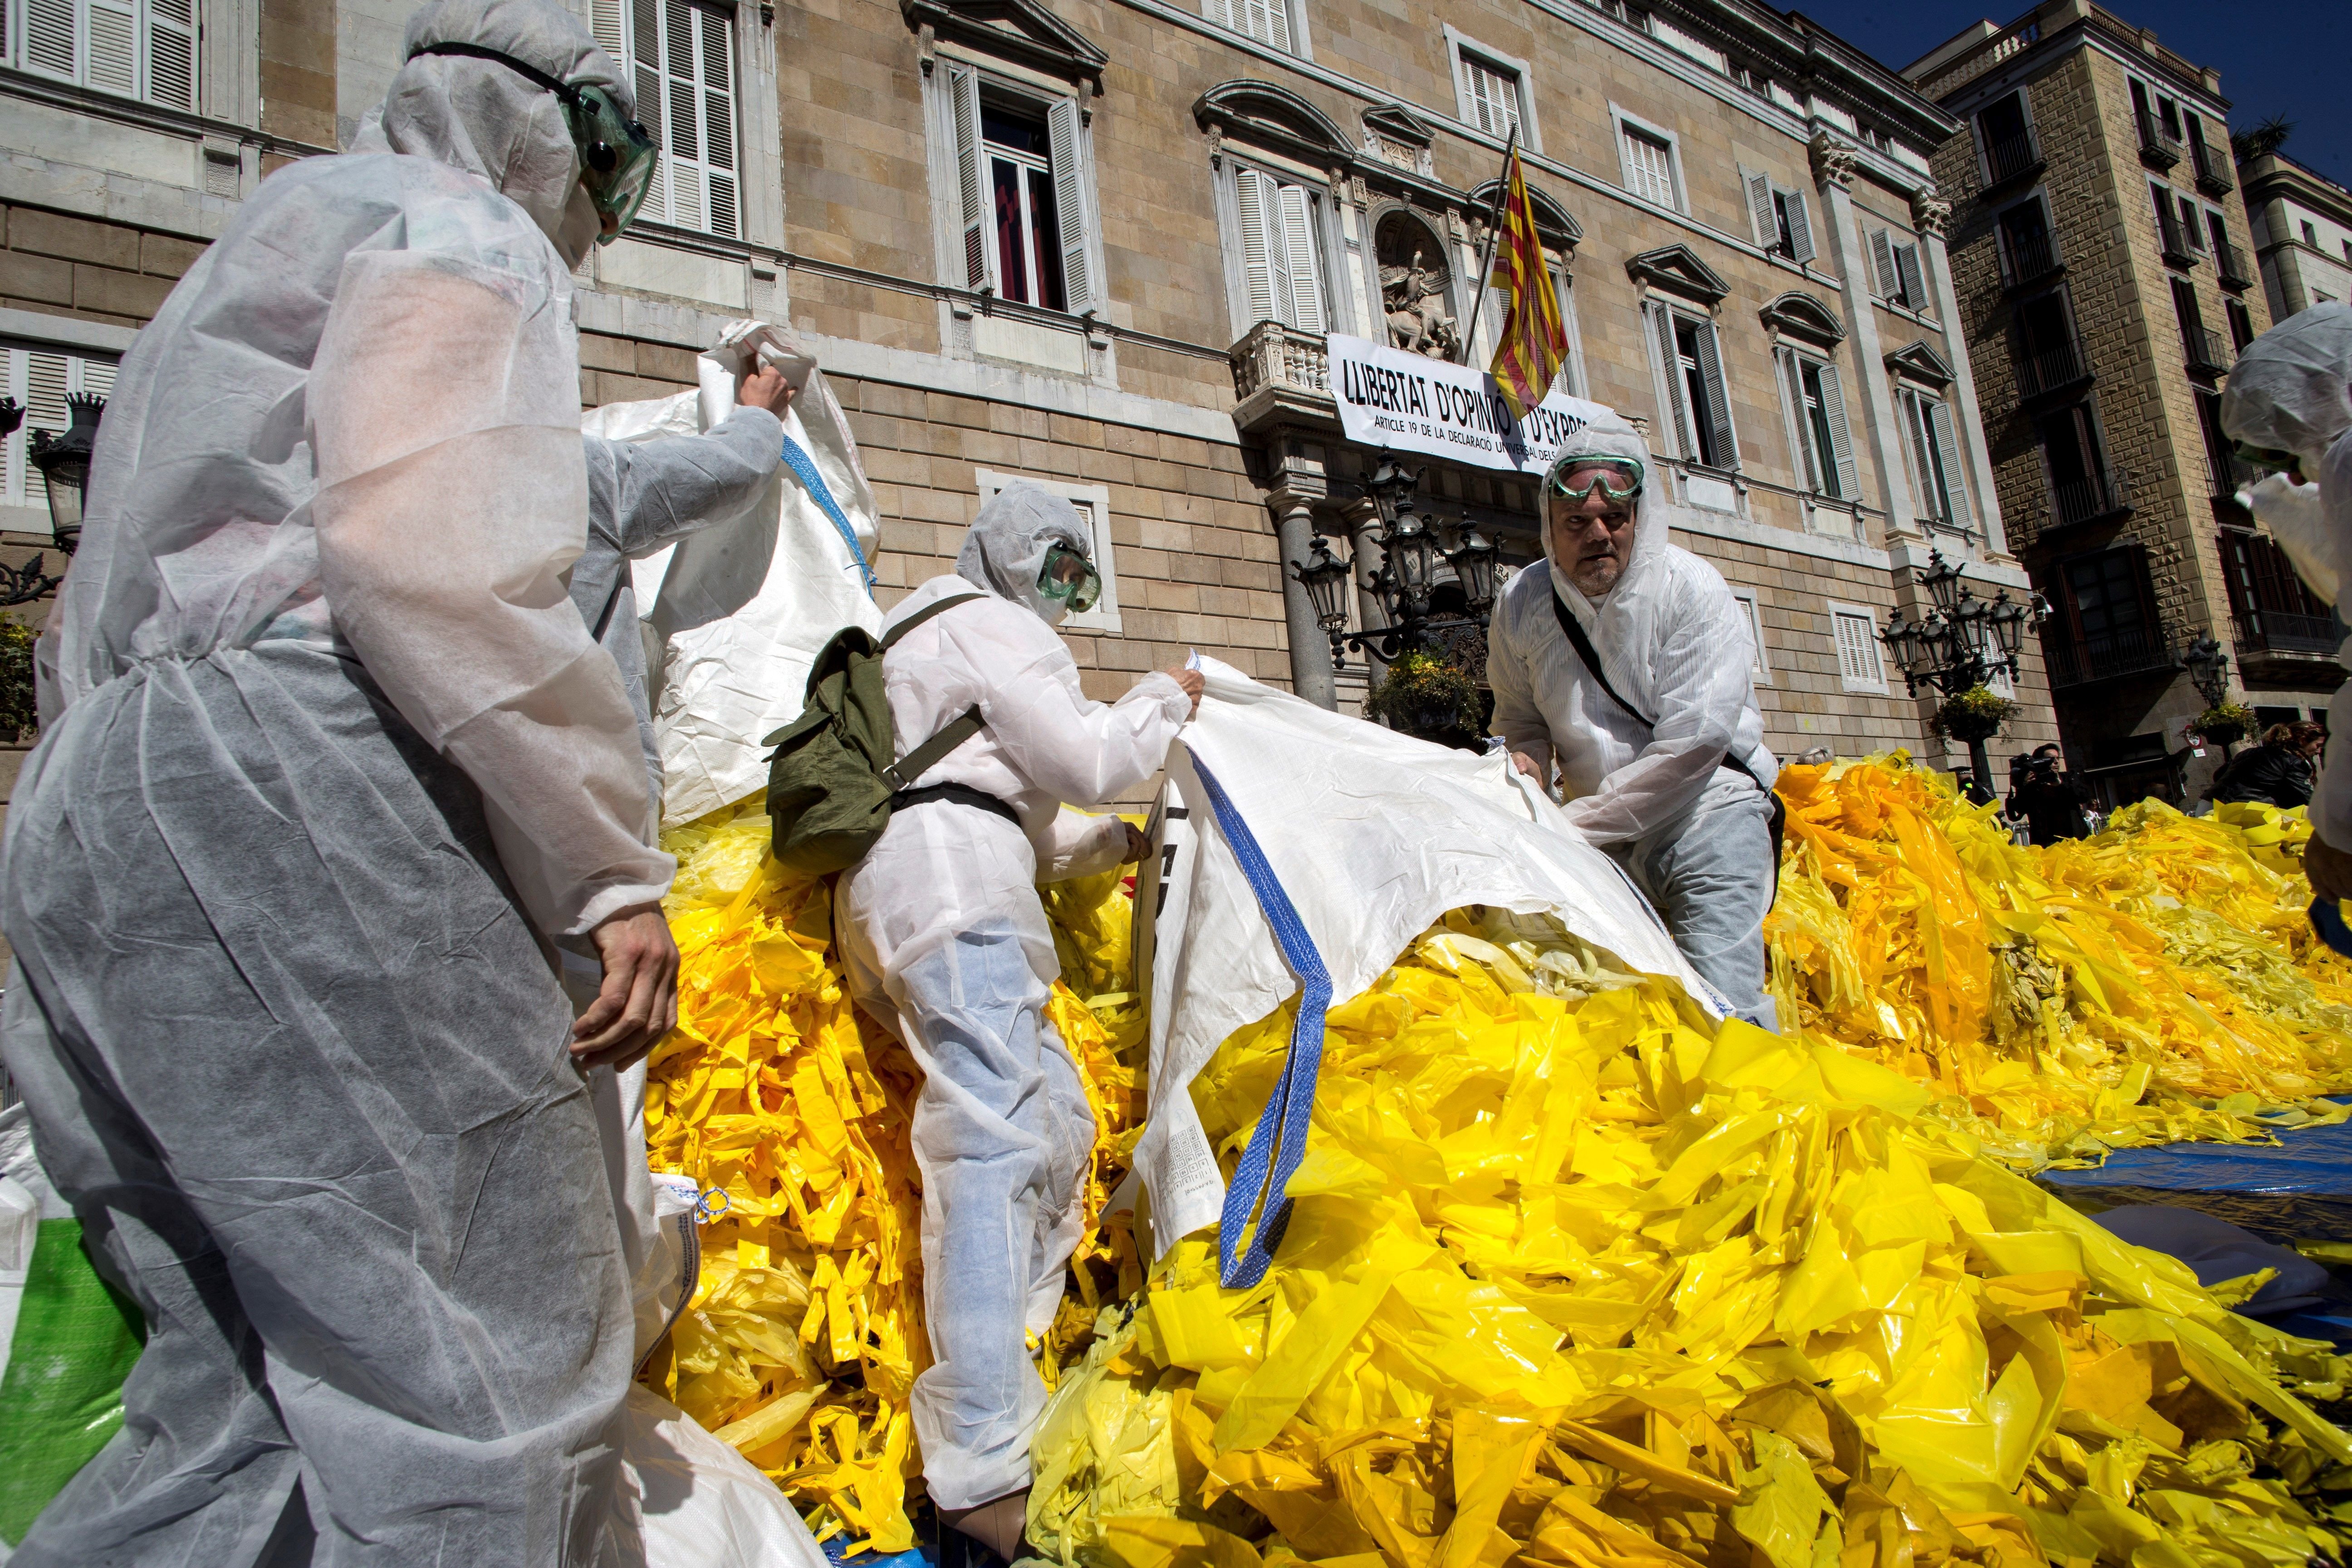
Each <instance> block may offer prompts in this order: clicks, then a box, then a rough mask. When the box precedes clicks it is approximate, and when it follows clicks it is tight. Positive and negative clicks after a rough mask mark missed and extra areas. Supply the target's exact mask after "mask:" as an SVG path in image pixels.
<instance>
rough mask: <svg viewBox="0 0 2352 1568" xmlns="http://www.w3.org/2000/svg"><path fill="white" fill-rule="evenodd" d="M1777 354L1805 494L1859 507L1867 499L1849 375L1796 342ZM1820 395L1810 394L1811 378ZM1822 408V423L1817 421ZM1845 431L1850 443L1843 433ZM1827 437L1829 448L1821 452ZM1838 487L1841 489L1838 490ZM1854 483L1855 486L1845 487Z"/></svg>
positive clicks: (1784, 345)
mask: <svg viewBox="0 0 2352 1568" xmlns="http://www.w3.org/2000/svg"><path fill="white" fill-rule="evenodd" d="M1773 357H1774V358H1775V359H1776V360H1778V361H1779V362H1780V363H1779V365H1778V367H1777V368H1778V369H1779V371H1780V374H1779V375H1778V376H1777V377H1776V379H1777V380H1779V381H1780V400H1781V403H1782V405H1783V406H1784V407H1785V408H1786V409H1787V412H1788V417H1789V426H1790V434H1791V435H1792V437H1794V441H1795V446H1794V453H1793V455H1794V456H1795V458H1796V459H1797V461H1796V463H1795V465H1794V467H1795V471H1796V473H1797V474H1798V476H1799V478H1800V479H1801V481H1802V484H1801V488H1802V489H1803V490H1804V491H1805V493H1806V494H1807V495H1808V496H1810V497H1812V498H1814V499H1815V500H1827V501H1837V502H1841V503H1843V505H1846V506H1849V507H1850V506H1853V505H1854V504H1855V503H1856V502H1858V501H1860V500H1862V479H1861V465H1860V464H1859V462H1858V461H1857V460H1856V458H1855V455H1854V445H1853V411H1852V409H1851V407H1850V406H1849V405H1848V404H1847V403H1846V400H1845V378H1844V375H1843V374H1842V373H1841V372H1840V370H1839V368H1838V363H1837V361H1836V359H1835V358H1833V357H1832V356H1830V355H1827V354H1822V353H1808V352H1807V351H1805V350H1802V349H1800V348H1798V347H1797V346H1796V345H1795V344H1793V343H1790V342H1781V343H1779V344H1776V345H1775V346H1774V352H1773ZM1809 375H1810V376H1811V386H1812V388H1817V389H1818V391H1819V396H1818V398H1817V399H1816V398H1812V397H1811V396H1810V395H1809V394H1810V390H1811V389H1809V388H1808V386H1807V384H1806V381H1807V377H1808V376H1809ZM1816 412H1818V414H1819V416H1820V425H1819V426H1818V428H1817V427H1816V426H1815V425H1814V423H1813V416H1814V415H1815V413H1816ZM1841 426H1843V435H1844V437H1845V439H1844V441H1843V442H1840V441H1839V440H1838V436H1839V434H1840V433H1841ZM1823 439H1826V440H1827V441H1828V443H1829V450H1828V451H1827V452H1822V451H1821V450H1819V449H1818V448H1819V445H1820V443H1821V442H1822V440H1823ZM1832 486H1834V487H1837V488H1832ZM1849 486H1850V487H1851V490H1850V491H1849V489H1847V488H1845V487H1849Z"/></svg>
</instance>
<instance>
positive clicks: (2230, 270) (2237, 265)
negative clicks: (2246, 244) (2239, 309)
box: [2213, 239, 2254, 289]
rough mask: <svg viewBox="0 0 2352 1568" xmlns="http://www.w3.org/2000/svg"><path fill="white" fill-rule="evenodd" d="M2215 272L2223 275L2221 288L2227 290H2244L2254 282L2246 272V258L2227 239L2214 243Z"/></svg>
mask: <svg viewBox="0 0 2352 1568" xmlns="http://www.w3.org/2000/svg"><path fill="white" fill-rule="evenodd" d="M2213 270H2214V271H2216V272H2218V273H2220V274H2221V286H2222V287H2223V288H2225V289H2244V288H2247V287H2249V286H2251V285H2252V282H2253V280H2254V279H2253V277H2252V274H2250V273H2248V272H2247V270H2246V258H2245V257H2244V256H2242V254H2240V252H2239V250H2238V247H2236V246H2234V245H2231V243H2230V242H2229V241H2228V240H2226V239H2217V240H2215V241H2214V242H2213Z"/></svg>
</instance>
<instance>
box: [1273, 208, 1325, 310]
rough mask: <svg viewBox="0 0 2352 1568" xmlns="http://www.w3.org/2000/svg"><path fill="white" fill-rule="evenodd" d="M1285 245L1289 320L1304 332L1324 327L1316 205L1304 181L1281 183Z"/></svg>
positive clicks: (1283, 240)
mask: <svg viewBox="0 0 2352 1568" xmlns="http://www.w3.org/2000/svg"><path fill="white" fill-rule="evenodd" d="M1282 245H1283V250H1284V252H1285V253H1286V259H1287V261H1288V263H1289V267H1288V270H1289V277H1290V293H1291V300H1292V303H1291V311H1292V314H1291V317H1290V324H1291V325H1292V326H1294V327H1297V329H1298V330H1299V331H1302V332H1319V331H1322V330H1323V278H1322V272H1321V269H1320V268H1318V267H1317V266H1316V264H1315V206H1314V204H1313V203H1312V202H1310V201H1309V200H1308V199H1307V188H1306V187H1305V186H1303V185H1285V186H1283V187H1282Z"/></svg>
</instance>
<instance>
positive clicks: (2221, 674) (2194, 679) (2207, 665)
mask: <svg viewBox="0 0 2352 1568" xmlns="http://www.w3.org/2000/svg"><path fill="white" fill-rule="evenodd" d="M2180 668H2183V669H2185V670H2187V671H2188V672H2189V685H2191V686H2193V687H2195V688H2196V689H2197V695H2198V696H2200V697H2202V698H2203V699H2204V700H2205V706H2206V707H2208V708H2216V707H2219V706H2220V705H2221V702H2222V700H2224V699H2226V698H2227V697H2228V696H2229V695H2230V656H2229V655H2228V654H2226V653H2223V652H2222V651H2221V644H2220V643H2219V642H2216V641H2215V640H2214V639H2213V637H2212V635H2211V634H2210V633H2208V634H2206V635H2205V636H2202V637H2199V638H2198V639H2197V640H2196V641H2195V642H2192V643H2190V644H2189V648H2188V651H2187V652H2185V653H2183V654H2182V655H2181V656H2180ZM2198 733H2200V734H2201V735H2203V736H2204V737H2205V738H2206V739H2207V740H2209V741H2211V742H2215V743H2216V744H2218V745H2219V746H2220V747H2221V760H2222V761H2223V762H2225V763H2226V762H2228V761H2229V760H2230V748H2231V746H2232V745H2234V744H2235V743H2236V742H2239V741H2241V740H2243V739H2244V738H2245V731H2243V730H2240V729H2237V728H2234V727H2232V726H2230V725H2226V724H2217V725H2214V726H2213V727H2212V728H2211V729H2210V730H2209V729H2207V728H2205V727H2204V726H2203V725H2200V726H2198Z"/></svg>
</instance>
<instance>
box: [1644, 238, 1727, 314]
mask: <svg viewBox="0 0 2352 1568" xmlns="http://www.w3.org/2000/svg"><path fill="white" fill-rule="evenodd" d="M1625 271H1626V273H1627V275H1628V276H1630V277H1631V278H1632V279H1633V281H1634V282H1636V283H1646V284H1648V285H1649V286H1650V287H1651V288H1653V289H1659V290H1661V291H1663V292H1665V293H1668V294H1680V295H1682V296H1683V297H1684V298H1685V299H1689V300H1699V301H1700V302H1702V303H1704V304H1708V305H1712V304H1715V303H1717V301H1718V300H1722V298H1723V297H1724V296H1725V295H1727V294H1728V293H1730V292H1731V285H1730V284H1728V283H1726V282H1725V281H1724V280H1723V278H1722V275H1721V274H1719V273H1718V272H1717V271H1716V269H1715V268H1712V267H1709V266H1708V265H1707V264H1706V262H1704V261H1701V260H1700V259H1699V258H1698V253H1697V252H1696V251H1695V250H1693V249H1692V248H1691V247H1689V246H1687V245H1665V246H1660V247H1658V248H1657V249H1655V250H1645V251H1643V252H1642V254H1641V255H1639V256H1635V257H1630V258H1627V260H1626V262H1625Z"/></svg>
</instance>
